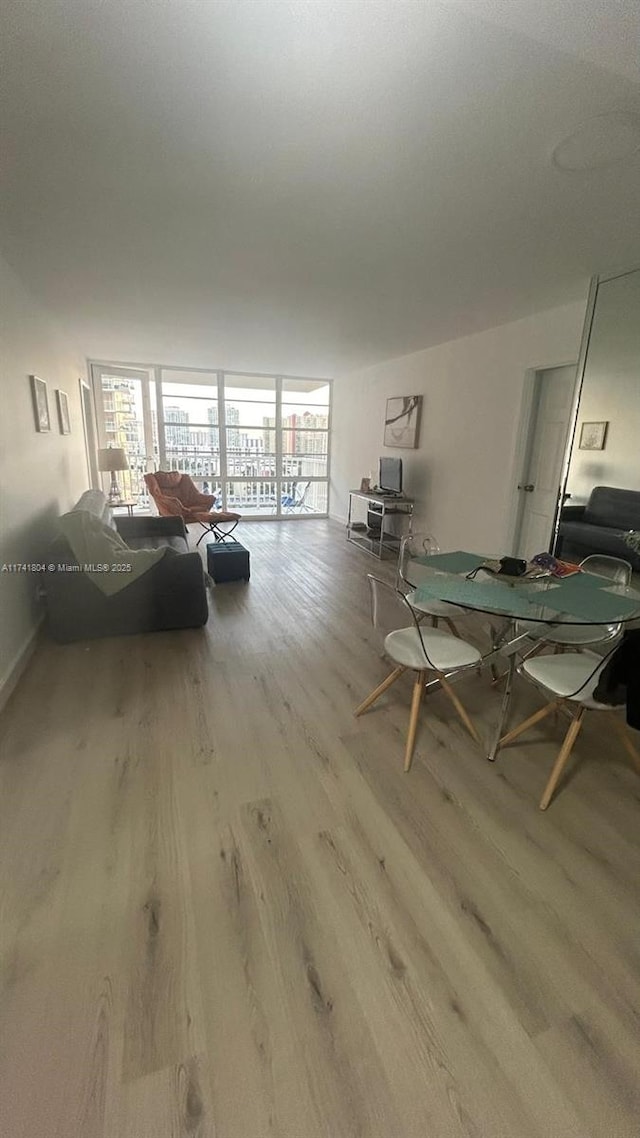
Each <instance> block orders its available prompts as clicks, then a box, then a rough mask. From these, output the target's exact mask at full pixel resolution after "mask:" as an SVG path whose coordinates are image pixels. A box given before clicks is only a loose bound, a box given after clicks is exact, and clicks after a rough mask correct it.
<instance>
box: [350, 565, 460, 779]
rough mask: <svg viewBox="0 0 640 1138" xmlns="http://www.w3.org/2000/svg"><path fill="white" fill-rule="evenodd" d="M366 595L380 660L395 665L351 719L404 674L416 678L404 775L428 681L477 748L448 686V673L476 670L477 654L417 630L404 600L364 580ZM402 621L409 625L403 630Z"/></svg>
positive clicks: (434, 632)
mask: <svg viewBox="0 0 640 1138" xmlns="http://www.w3.org/2000/svg"><path fill="white" fill-rule="evenodd" d="M367 577H368V580H369V586H370V589H371V619H372V623H373V625H374V628H377V629H379V630H381V631H382V632H384V633H386V635H385V637H384V654H385V656H388V657H389V659H390V660H391V661H392V662H393V663H394V664H395V667H394V669H393V671H392V672H391V673H390V675H388V676H387V678H386V679H385V680H383V681H382V683H381V684H378V686H377V687H376V688H375V689H374V690H373V691H372V692H371V694H370V695H368V696H367V698H366V699H365V700H363V701H362V703H361V704H360V706H359V707H357V708H356V710H355V711H354V715H356V716H359V715H362V714H363V712H365V711H366V710H367V709H368V708H369V707H371V706H372V704H374V703H375V702H376V700H377V699H379V698H380V696H381V695H382V694H383V693H384V692H385V691H387V689H388V688H390V687H391V685H392V684H394V683H395V682H396V680H398V679H399V678H400V676H401V675H403V673H404V672H406V671H412V672H414V673H415V680H414V685H413V696H412V699H411V714H410V717H409V730H408V733H407V744H406V748H405V755H404V769H405V771H408V770H409V768H410V767H411V762H412V759H413V752H414V748H415V742H416V733H417V730H418V715H419V712H420V704H421V702H422V696H423V694H424V690H425V684H426V683H428V682H429V681H430V680H432V679H437V680H439V681H440V686H441V687H442V690H443V691H444V692H445V693H446V695H447V696H448V697H449V699H450V700H451V703H452V704H453V706H454V707H455V709H456V712H457V713H458V715H459V716H460V719H461V720H462V722H463V723H464V725H465V727H466V728H467V730H468V732H469V734H470V735H471V737H472V738H473V739H475V741H476V742H477V743H480V738H479V735H478V732H477V731H476V728H475V727H474V725H473V722H472V721H471V719H470V718H469V716H468V714H467V712H466V711H465V709H464V707H463V705H462V703H461V702H460V700H459V698H458V696H457V695H456V693H455V691H454V690H453V687H452V686H451V684H450V683H449V678H450V676H451V673H453V672H459V671H462V670H463V669H466V668H475V667H477V665H478V663H479V662H480V653H479V651H478V649H477V648H476V647H474V645H473V644H468V643H467V642H466V640H462V639H461V638H460V637H458V636H452V635H451V633H449V632H443V631H442V630H441V629H439V628H425V627H424V626H421V625H420V621H419V614H418V613H417V612H415V611H414V609H413V608H412V607H411V604H410V603H409V601H408V599H407V597H405V596H404V594H403V593H401V592H399V591H398V590H397V589H395V588H394V587H393V586H392V585H389V584H387V582H386V581H381V580H379V579H378V578H377V577H374V576H372V574H370V573H369V574H367ZM407 621H410V624H409V625H407Z"/></svg>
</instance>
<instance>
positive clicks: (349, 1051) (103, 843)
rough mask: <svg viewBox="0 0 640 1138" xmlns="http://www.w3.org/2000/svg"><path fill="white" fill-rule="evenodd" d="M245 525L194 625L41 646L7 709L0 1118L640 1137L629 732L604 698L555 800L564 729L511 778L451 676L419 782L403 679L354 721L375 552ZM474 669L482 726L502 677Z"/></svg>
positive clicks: (524, 751) (358, 1136)
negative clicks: (483, 746)
mask: <svg viewBox="0 0 640 1138" xmlns="http://www.w3.org/2000/svg"><path fill="white" fill-rule="evenodd" d="M239 536H240V537H241V538H242V540H243V541H244V542H245V544H246V545H247V546H248V547H249V548H250V549H251V555H252V580H251V583H250V585H248V586H245V585H227V586H222V587H219V588H217V589H216V590H215V591H214V593H213V595H212V598H211V617H210V621H209V624H208V626H207V628H206V629H205V630H202V631H187V632H179V633H161V634H156V635H153V636H141V637H131V638H126V639H114V640H109V641H102V642H99V641H98V642H92V643H86V644H85V643H83V644H75V645H69V646H58V645H55V644H50V643H44V644H43V645H42V647H41V648H40V649H39V650H38V652H37V654H36V656H35V657H34V659H33V661H32V663H31V665H30V667H29V669H28V672H27V674H26V675H25V677H24V679H23V680H22V682H21V684H20V686H19V688H18V690H17V691H16V693H15V695H14V696H13V697H12V699H11V700H10V702H9V704H8V706H7V708H6V710H5V713H4V715H3V716H2V719H1V720H0V731H1V735H0V745H1V748H2V752H1V753H2V760H1V762H0V854H1V859H2V862H1V870H2V879H1V887H2V893H1V898H2V908H1V913H0V917H1V933H0V935H1V937H2V944H1V960H2V975H1V984H0V995H1V1001H2V1002H1V1005H0V1006H1V1011H0V1034H1V1045H0V1047H1V1050H0V1074H1V1084H2V1106H1V1107H0V1119H1V1122H0V1130H1V1132H2V1134H3V1135H6V1138H178V1136H182V1138H214V1136H215V1138H450V1136H451V1138H462V1136H465V1138H638V1134H639V1133H640V1081H639V1079H638V1072H639V1071H640V984H639V981H640V936H639V934H640V915H639V913H640V906H639V902H640V872H639V870H640V827H639V825H638V822H639V819H640V780H638V779H637V777H636V776H635V775H634V773H633V772H632V771H631V769H629V768H628V767H627V765H626V761H625V758H624V754H623V753H621V751H620V748H619V744H618V742H617V740H616V739H610V737H609V735H608V733H607V729H606V724H605V723H604V722H601V721H600V720H599V718H598V716H597V715H592V716H590V717H588V722H587V724H586V727H585V729H584V732H583V734H582V736H581V738H580V740H579V743H578V745H577V748H576V758H575V760H574V764H573V767H572V770H573V769H575V767H576V764H578V769H577V774H576V776H575V777H571V776H570V778H569V780H568V781H567V783H566V784H565V786H564V787H563V788H562V790H561V793H560V794H559V796H558V798H557V800H556V801H555V802H554V803H553V804H552V806H551V808H550V809H549V811H548V812H547V814H546V815H542V814H540V813H539V811H538V808H537V802H538V798H539V795H540V790H541V787H542V785H543V783H544V780H545V779H546V776H547V774H548V771H549V769H550V765H551V763H552V761H553V757H554V755H555V753H556V752H557V748H558V745H559V739H560V735H561V733H562V731H563V730H564V721H562V722H560V723H557V724H555V725H554V723H553V721H552V720H549V721H548V722H546V723H544V724H541V725H540V727H539V729H536V730H534V731H533V732H532V734H531V736H529V737H528V738H527V739H526V740H525V741H522V742H519V744H518V745H517V746H514V747H512V748H510V749H509V750H508V751H505V752H504V753H502V754H501V755H500V756H499V759H498V762H497V764H496V765H495V766H493V767H492V766H490V765H489V764H488V763H487V762H486V761H485V760H484V758H483V756H482V754H481V753H480V752H479V751H478V749H477V747H476V746H475V745H474V743H473V742H472V740H471V739H470V738H469V737H468V736H467V734H466V732H465V730H464V727H463V726H462V725H461V724H460V723H459V721H458V720H457V717H455V716H454V713H453V711H452V708H451V705H450V704H449V701H448V700H447V699H446V697H445V696H444V695H442V694H434V695H431V696H429V698H428V699H427V700H426V701H425V703H424V704H423V708H422V714H421V722H420V729H419V734H418V742H417V747H416V753H415V759H414V763H413V768H412V770H411V772H410V774H408V775H405V774H403V771H402V755H403V744H404V738H405V732H406V726H407V718H408V712H409V702H410V695H411V678H410V677H403V678H402V679H401V680H400V681H399V682H398V684H396V685H395V687H394V688H393V689H391V691H390V692H389V693H388V694H387V695H386V696H385V697H383V699H382V700H381V701H380V703H379V704H378V705H377V706H376V707H375V708H373V709H372V710H371V711H370V712H369V713H367V714H366V715H365V716H363V717H362V719H361V720H358V721H356V720H355V719H354V718H353V716H352V711H353V708H354V707H355V706H356V705H357V703H358V702H359V701H360V700H361V699H362V698H363V697H364V695H365V694H366V693H367V692H368V691H369V690H370V689H371V688H373V687H374V685H375V684H376V683H377V682H379V681H380V679H381V678H382V677H383V676H384V674H385V670H386V667H387V665H386V664H385V663H384V662H383V661H382V660H381V658H380V656H379V654H378V652H377V649H376V646H375V640H374V635H373V633H372V630H371V628H370V625H369V619H368V597H367V589H366V581H365V573H366V571H368V570H369V571H370V570H371V569H372V567H374V566H375V564H376V563H375V562H373V561H372V560H370V559H369V558H367V557H366V555H364V554H363V553H362V552H360V551H359V550H357V549H354V548H353V547H351V546H348V545H347V544H346V542H345V541H344V536H343V531H342V529H341V528H340V527H339V526H337V525H335V524H333V523H329V522H323V521H320V522H297V523H296V522H289V523H285V524H283V525H281V526H277V525H270V524H263V525H255V524H254V525H249V524H245V525H243V526H242V531H241V532H240V533H239ZM475 627H476V632H477V631H478V630H477V626H475ZM467 628H468V629H469V628H471V629H473V628H474V626H473V624H471V625H470V624H469V623H468V622H467ZM458 690H459V692H460V694H461V696H463V698H464V700H465V703H466V706H467V707H468V709H469V711H470V713H471V714H472V715H473V716H474V718H475V720H476V722H477V724H478V726H479V728H480V730H481V733H482V734H483V736H485V737H486V736H487V734H488V731H489V728H490V726H491V724H492V723H493V722H494V721H495V716H496V714H497V710H498V704H499V700H500V696H499V694H497V693H496V692H495V690H494V689H492V688H491V686H490V682H489V677H488V676H486V677H482V678H478V677H477V676H476V675H475V674H474V675H471V676H469V677H468V678H467V679H465V680H464V681H463V682H462V683H461V684H460V687H459V689H458ZM536 701H538V702H539V697H537V696H536V694H535V693H534V692H532V691H531V689H529V688H527V687H525V686H524V685H522V684H521V685H520V686H519V687H518V688H517V692H516V698H515V701H514V709H513V715H512V722H515V721H516V718H517V717H518V716H523V715H524V714H526V713H527V712H528V711H529V710H532V709H533V708H534V707H535V706H536ZM603 718H604V719H606V717H603Z"/></svg>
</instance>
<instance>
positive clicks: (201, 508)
mask: <svg viewBox="0 0 640 1138" xmlns="http://www.w3.org/2000/svg"><path fill="white" fill-rule="evenodd" d="M144 480H145V482H146V484H147V486H148V489H149V493H150V494H151V497H152V498H153V500H154V502H155V503H156V506H157V507H158V513H159V514H160V515H161V516H162V517H176V516H177V517H180V518H182V519H183V521H184V523H185V525H187V526H188V525H189V524H193V523H196V524H197V525H200V526H202V528H203V530H204V533H202V534H201V535H200V537H199V538H198V541H197V543H196V544H197V545H200V542H201V541H202V538H203V537H204V536H205V534H207V533H212V534H213V535H214V537H215V540H216V541H224V540H225V538H227V537H229V535H230V534H231V533H232V532H233V530H234V529H235V528H236V526H237V524H238V522H239V521H240V514H234V513H232V512H231V511H230V510H218V511H212V510H211V507H212V506H213V504H214V502H215V495H214V494H201V493H200V491H199V490H198V488H197V486H195V484H194V483H193V481H192V479H191V478H190V477H189V475H188V474H183V473H182V471H180V470H156V471H155V473H154V474H145V476H144ZM229 523H232V524H231V525H230V527H229ZM221 524H225V525H226V526H227V528H225V529H221V528H220V526H221Z"/></svg>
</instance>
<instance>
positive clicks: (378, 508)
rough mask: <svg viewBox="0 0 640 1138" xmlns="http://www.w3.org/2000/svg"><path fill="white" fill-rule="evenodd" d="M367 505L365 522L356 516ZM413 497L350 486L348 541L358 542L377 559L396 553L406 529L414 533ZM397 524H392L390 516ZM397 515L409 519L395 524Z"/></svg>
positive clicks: (395, 555) (406, 531) (394, 555)
mask: <svg viewBox="0 0 640 1138" xmlns="http://www.w3.org/2000/svg"><path fill="white" fill-rule="evenodd" d="M359 506H360V513H361V514H362V513H363V512H364V508H366V523H365V522H364V521H358V520H357V514H358V507H359ZM413 506H414V502H413V499H412V498H405V496H404V495H403V494H393V493H389V492H388V491H386V490H366V491H365V490H350V491H349V515H348V518H347V541H350V542H351V543H352V544H353V545H359V546H360V548H361V549H364V550H365V551H366V552H367V553H370V554H371V555H372V556H373V557H377V558H378V560H380V561H381V560H382V559H383V558H384V557H386V556H393V557H397V555H398V552H399V549H400V542H401V540H402V537H403V536H404V534H405V533H411V526H412V521H413ZM391 517H393V518H394V524H393V525H392V526H389V524H388V523H389V519H390V518H391ZM398 518H402V519H407V521H406V524H405V523H404V520H403V521H402V522H401V523H400V525H398V526H396V524H395V523H396V521H397V520H398ZM396 530H397V532H396Z"/></svg>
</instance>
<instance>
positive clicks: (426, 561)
mask: <svg viewBox="0 0 640 1138" xmlns="http://www.w3.org/2000/svg"><path fill="white" fill-rule="evenodd" d="M488 560H489V559H488V558H487V557H485V556H483V555H481V554H477V553H468V552H466V551H464V550H455V551H453V552H451V553H436V554H431V555H425V556H423V557H417V558H415V562H416V564H418V565H420V566H421V570H422V571H421V580H420V583H419V584H418V585H417V588H416V590H415V593H414V595H413V599H412V602H411V603H412V606H413V607H414V608H415V609H417V610H420V608H421V607H422V606H424V607H425V608H428V605H429V602H431V603H433V601H434V600H438V601H448V602H449V603H450V604H453V605H457V606H458V607H459V608H460V609H462V610H464V609H466V610H468V611H470V612H476V613H484V614H485V615H487V616H489V617H490V618H492V619H491V620H490V622H489V626H490V630H491V641H492V643H491V650H490V651H489V652H488V653H486V654H485V655H484V656H483V657H482V663H483V664H488V663H492V662H493V661H495V660H497V659H498V658H500V657H507V659H508V661H509V666H508V670H507V673H506V683H505V689H504V694H503V699H502V706H501V710H500V715H499V720H498V723H497V725H496V728H495V731H494V733H493V738H492V741H491V744H490V747H489V752H488V755H487V758H488V759H489V760H490V761H491V762H493V760H494V759H495V757H496V753H497V750H498V743H499V741H500V739H501V737H502V734H503V728H504V725H505V722H506V719H507V715H508V712H509V704H510V701H511V690H512V687H513V678H514V674H515V669H516V664H517V659H518V654H519V651H520V650H521V648H522V647H523V646H524V645H525V643H527V642H529V643H530V642H531V640H535V639H536V638H537V639H541V640H544V639H545V637H547V636H552V635H553V631H554V630H557V629H558V628H561V627H565V626H567V625H574V626H576V625H580V626H582V627H584V626H589V625H591V626H599V625H604V626H612V625H620V626H621V627H624V626H625V625H628V624H631V623H633V622H634V621H637V620H640V591H638V590H637V589H634V588H633V587H632V586H630V585H617V584H615V583H613V582H612V581H611V580H609V579H608V578H606V577H599V576H596V575H595V574H593V573H581V572H579V573H575V574H573V575H572V576H568V577H563V578H558V577H553V576H551V575H542V571H541V574H540V575H539V576H532V575H527V576H524V577H505V576H502V575H496V574H494V573H492V572H490V571H488V570H487V569H484V568H482V566H483V565H484V564H486V563H487V561H488ZM496 618H497V622H496ZM525 622H526V628H525V626H524V625H525ZM612 647H613V645H612ZM437 683H438V681H437V680H434V681H433V685H434V686H436V685H437ZM428 687H431V684H428V685H427V688H428Z"/></svg>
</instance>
